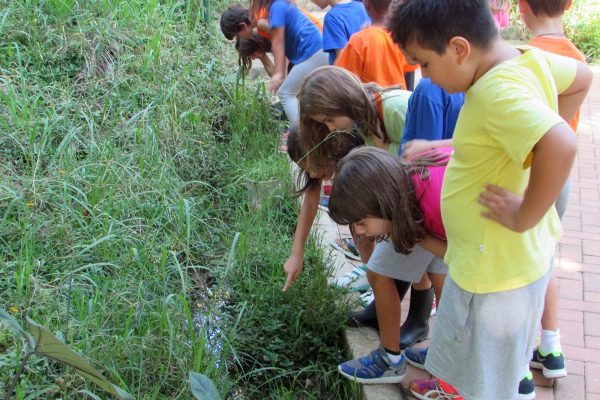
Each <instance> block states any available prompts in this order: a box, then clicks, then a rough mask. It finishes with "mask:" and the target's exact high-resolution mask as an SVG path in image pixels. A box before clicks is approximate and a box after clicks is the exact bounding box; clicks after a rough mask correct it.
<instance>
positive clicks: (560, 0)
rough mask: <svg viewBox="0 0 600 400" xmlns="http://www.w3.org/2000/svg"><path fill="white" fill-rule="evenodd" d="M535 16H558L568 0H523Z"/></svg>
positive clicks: (563, 11)
mask: <svg viewBox="0 0 600 400" xmlns="http://www.w3.org/2000/svg"><path fill="white" fill-rule="evenodd" d="M525 1H527V4H528V5H529V8H531V11H532V12H533V14H534V15H535V16H536V17H540V16H546V17H558V16H560V15H563V14H564V13H565V8H566V7H567V3H568V2H569V1H568V0H525Z"/></svg>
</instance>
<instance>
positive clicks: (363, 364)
mask: <svg viewBox="0 0 600 400" xmlns="http://www.w3.org/2000/svg"><path fill="white" fill-rule="evenodd" d="M338 371H340V374H342V375H343V376H345V377H346V378H348V379H352V380H354V381H356V382H358V383H364V384H374V383H400V382H402V379H404V375H405V372H406V363H405V362H404V357H402V358H401V359H400V361H399V362H398V364H392V362H391V361H390V360H389V359H388V357H387V354H386V353H385V349H384V348H383V347H381V346H379V347H378V348H377V349H375V350H373V351H372V352H371V354H369V355H368V356H365V357H361V358H357V359H356V360H350V361H346V362H345V363H342V364H340V365H338Z"/></svg>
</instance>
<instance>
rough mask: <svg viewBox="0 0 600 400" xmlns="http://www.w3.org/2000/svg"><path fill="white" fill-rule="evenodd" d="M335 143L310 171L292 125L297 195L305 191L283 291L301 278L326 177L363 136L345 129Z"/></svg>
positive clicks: (290, 150)
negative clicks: (311, 230)
mask: <svg viewBox="0 0 600 400" xmlns="http://www.w3.org/2000/svg"><path fill="white" fill-rule="evenodd" d="M330 144H331V145H332V147H331V149H330V151H329V154H328V158H327V160H326V161H324V162H323V163H322V164H321V165H322V166H321V167H320V168H317V169H312V170H311V171H310V172H309V170H308V169H307V162H306V156H305V152H304V149H303V147H302V144H301V138H300V134H299V132H298V124H292V125H290V129H289V134H288V139H287V152H288V155H289V156H290V158H291V160H292V161H294V162H295V163H296V164H297V165H298V168H299V169H298V176H297V185H296V186H297V187H299V188H300V189H299V190H297V191H296V193H297V194H298V195H300V194H304V198H303V200H302V206H301V207H300V213H299V215H298V223H297V225H296V231H295V233H294V243H293V245H292V250H291V253H290V256H289V258H288V259H287V260H286V262H285V264H284V265H283V270H284V272H285V275H286V280H285V284H284V286H283V291H284V292H285V291H287V290H288V289H289V287H290V286H291V285H292V284H293V283H294V282H295V281H296V279H298V277H299V276H300V273H301V272H302V265H303V263H304V247H305V245H306V241H307V239H308V234H309V233H310V228H311V227H312V224H313V222H314V219H315V217H316V215H317V210H318V206H319V195H320V192H321V185H322V182H323V180H328V179H330V178H331V176H332V175H333V170H334V168H335V164H336V163H337V161H338V160H339V159H340V158H342V157H343V156H345V155H346V154H347V153H348V152H349V151H350V150H351V149H353V148H354V147H358V146H361V145H363V144H364V140H363V139H362V137H361V136H360V134H356V133H351V132H346V134H344V135H339V136H337V137H336V138H335V140H332V141H331V143H330Z"/></svg>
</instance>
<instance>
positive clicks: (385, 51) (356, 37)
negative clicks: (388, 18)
mask: <svg viewBox="0 0 600 400" xmlns="http://www.w3.org/2000/svg"><path fill="white" fill-rule="evenodd" d="M390 1H391V0H365V1H364V4H365V8H366V10H367V13H368V14H369V17H370V18H371V26H369V27H366V28H363V29H362V30H360V31H358V32H356V33H355V34H353V35H352V36H351V37H350V40H349V41H348V44H346V47H344V49H343V50H342V52H341V53H340V55H339V57H338V58H337V60H336V62H335V65H337V66H338V67H342V68H345V69H347V70H348V71H350V72H352V73H354V74H355V75H356V76H358V78H359V79H360V80H361V81H362V82H364V83H369V82H375V83H377V84H378V85H380V86H383V87H387V86H392V85H402V87H403V88H404V89H406V80H405V78H404V74H405V73H407V72H411V71H414V70H415V69H416V67H413V66H409V65H408V64H407V62H406V59H405V58H404V54H402V52H401V51H400V49H399V48H398V46H396V44H395V43H394V42H393V41H392V37H391V36H390V33H389V32H388V31H386V30H385V15H386V13H387V10H388V7H389V5H390Z"/></svg>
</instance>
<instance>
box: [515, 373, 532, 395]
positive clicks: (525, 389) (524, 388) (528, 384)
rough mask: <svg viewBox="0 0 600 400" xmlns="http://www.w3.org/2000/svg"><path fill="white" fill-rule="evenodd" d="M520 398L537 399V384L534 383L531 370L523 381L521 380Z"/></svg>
mask: <svg viewBox="0 0 600 400" xmlns="http://www.w3.org/2000/svg"><path fill="white" fill-rule="evenodd" d="M517 399H519V400H531V399H535V385H534V383H533V375H532V374H531V371H529V372H528V373H527V375H525V377H524V378H523V379H521V382H519V396H518V397H517Z"/></svg>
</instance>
